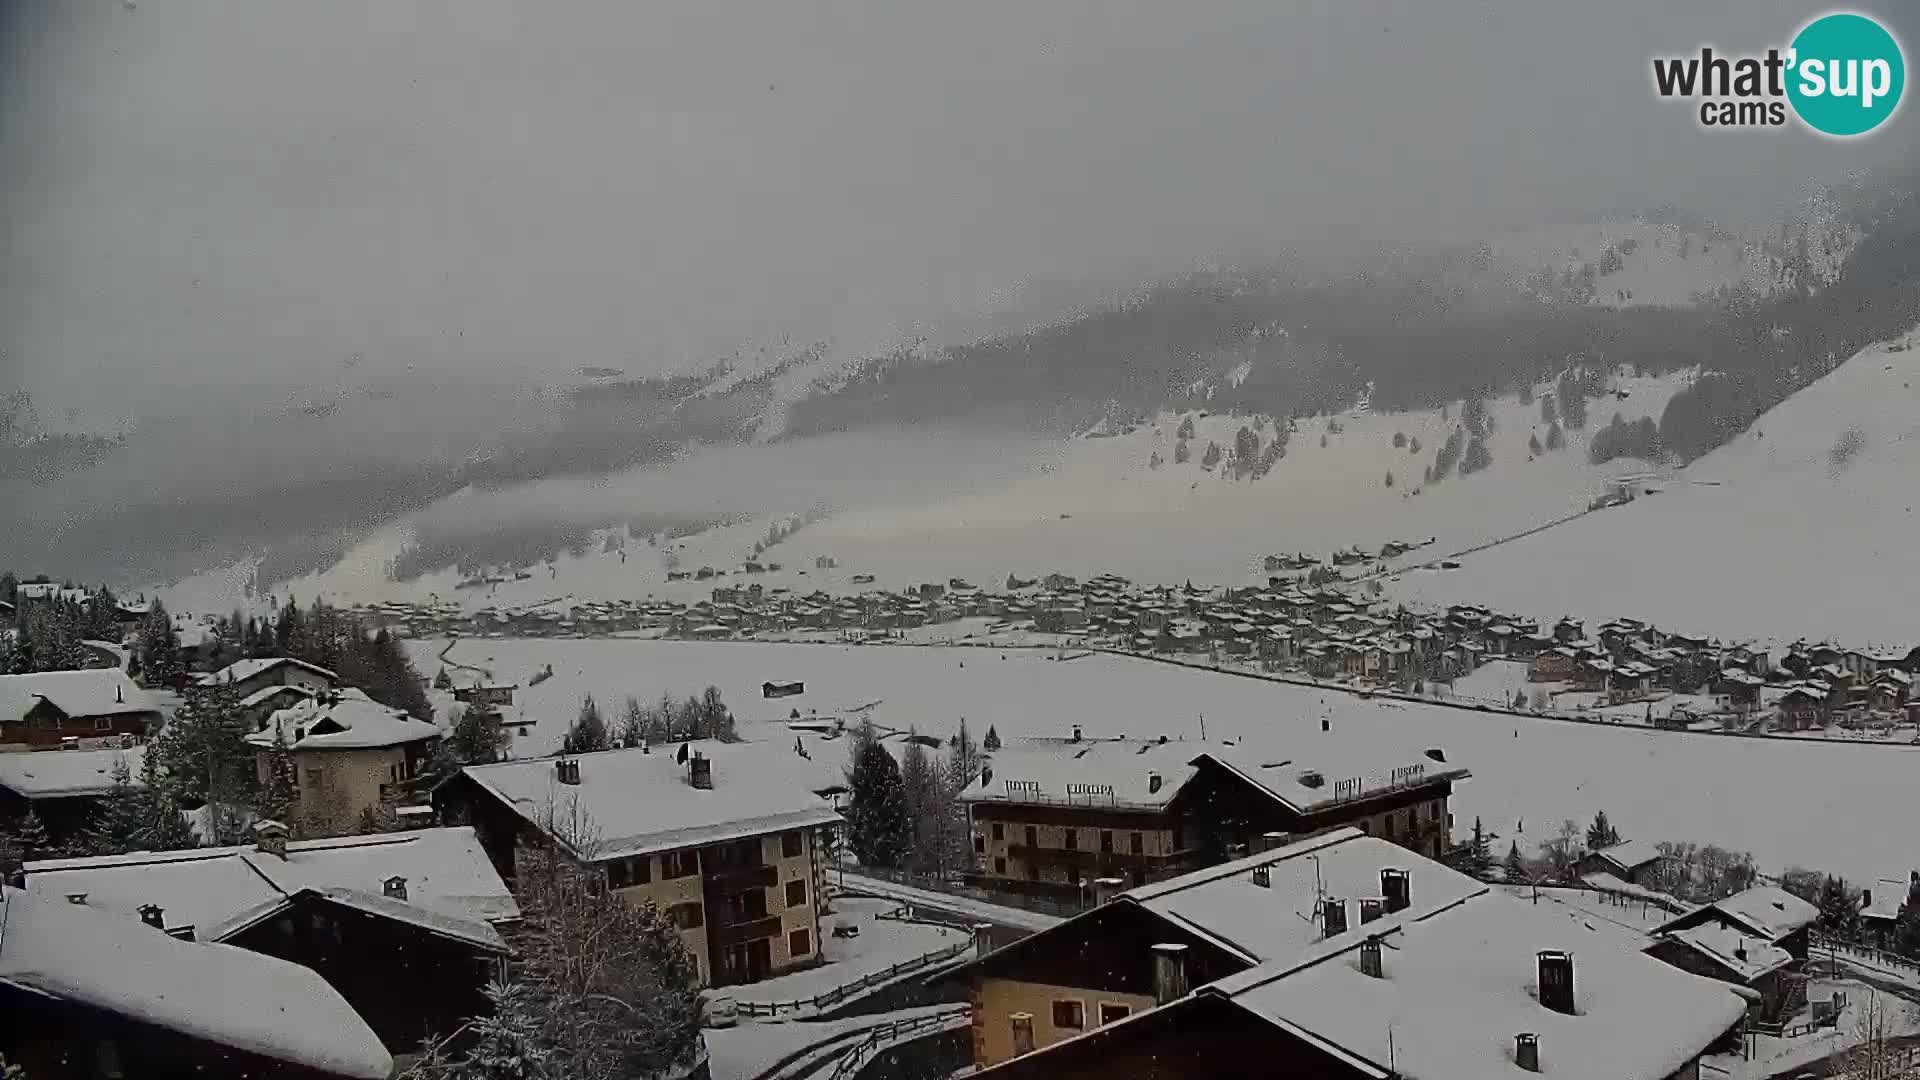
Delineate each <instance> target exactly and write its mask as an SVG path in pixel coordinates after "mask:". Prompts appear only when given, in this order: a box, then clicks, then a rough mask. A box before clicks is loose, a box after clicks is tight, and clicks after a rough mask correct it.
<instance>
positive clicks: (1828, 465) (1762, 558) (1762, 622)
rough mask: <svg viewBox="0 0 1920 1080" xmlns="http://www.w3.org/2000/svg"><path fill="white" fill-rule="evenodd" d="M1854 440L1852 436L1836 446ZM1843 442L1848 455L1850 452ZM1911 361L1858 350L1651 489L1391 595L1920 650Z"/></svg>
mask: <svg viewBox="0 0 1920 1080" xmlns="http://www.w3.org/2000/svg"><path fill="white" fill-rule="evenodd" d="M1850 433H1852V434H1850ZM1848 447H1851V449H1850V450H1849V449H1848ZM1917 502H1920V351H1914V350H1907V351H1902V352H1890V351H1888V350H1887V349H1886V348H1885V347H1876V348H1874V349H1869V350H1867V351H1865V352H1863V353H1861V354H1859V355H1857V356H1855V357H1853V358H1852V359H1850V360H1848V361H1847V362H1846V363H1845V364H1843V365H1841V366H1840V367H1839V368H1838V369H1837V370H1836V371H1834V372H1833V373H1832V374H1830V375H1828V376H1827V377H1826V378H1824V379H1821V380H1820V381H1819V382H1816V383H1815V384H1813V385H1812V386H1810V387H1808V388H1806V389H1805V390H1802V391H1800V392H1799V393H1797V394H1795V395H1794V396H1793V397H1791V398H1789V399H1787V400H1786V401H1785V402H1783V403H1782V404H1781V405H1779V406H1778V407H1777V408H1775V409H1773V410H1772V411H1771V412H1769V413H1767V414H1766V415H1765V416H1763V417H1761V418H1760V419H1759V420H1758V421H1757V422H1755V424H1754V425H1753V427H1752V429H1751V430H1749V431H1748V432H1747V433H1746V434H1744V435H1741V436H1740V437H1739V438H1737V439H1735V440H1734V441H1733V442H1731V443H1729V444H1727V445H1726V446H1724V447H1721V448H1720V449H1719V450H1716V451H1714V452H1713V453H1711V454H1709V455H1707V456H1706V457H1704V458H1702V459H1700V460H1699V461H1697V462H1695V463H1694V464H1693V465H1691V466H1689V467H1688V468H1686V469H1684V470H1681V471H1679V472H1677V473H1675V474H1674V475H1673V477H1672V478H1671V481H1670V482H1669V483H1667V484H1665V485H1664V490H1662V491H1660V492H1659V493H1658V494H1655V495H1650V496H1644V497H1642V498H1640V499H1638V500H1635V501H1634V502H1633V503H1631V504H1629V505H1627V506H1622V507H1615V508H1612V509H1608V510H1603V511H1601V512H1599V513H1595V514H1589V515H1587V516H1586V517H1583V518H1581V519H1579V520H1577V521H1574V522H1570V523H1568V524H1567V525H1564V526H1562V527H1560V528H1556V529H1550V530H1548V531H1546V532H1543V533H1538V534H1535V535H1533V536H1530V537H1527V538H1525V539H1522V540H1517V541H1515V542H1513V543H1511V544H1504V545H1501V546H1500V547H1496V548H1492V549H1490V550H1488V551H1486V552H1483V553H1480V554H1478V555H1474V556H1470V557H1468V558H1467V559H1465V560H1463V565H1462V566H1461V568H1460V569H1458V570H1450V571H1440V570H1430V571H1413V572H1409V573H1406V574H1404V575H1402V577H1401V580H1400V581H1399V582H1398V583H1397V584H1394V585H1390V586H1389V590H1390V592H1391V593H1392V594H1393V595H1395V596H1397V597H1400V598H1403V599H1405V600H1408V601H1411V602H1417V603H1423V604H1448V603H1461V602H1473V603H1484V604H1490V605H1492V606H1494V607H1496V608H1501V609H1505V610H1510V611H1516V612H1522V613H1526V614H1531V615H1534V616H1537V617H1540V618H1554V617H1557V616H1559V615H1562V614H1567V613H1572V614H1576V615H1580V616H1583V617H1586V618H1588V619H1608V618H1614V617H1618V616H1627V617H1633V618H1640V619H1647V620H1651V621H1652V622H1654V623H1657V624H1659V625H1661V626H1665V627H1669V628H1671V629H1674V630H1680V631H1692V632H1696V633H1705V634H1714V635H1718V636H1721V637H1723V638H1732V639H1750V638H1751V639H1761V640H1776V641H1793V640H1795V639H1798V638H1802V637H1805V638H1809V639H1820V638H1830V639H1833V640H1836V641H1840V642H1843V643H1845V644H1846V645H1848V646H1853V647H1859V646H1866V645H1875V644H1881V645H1901V646H1903V647H1905V646H1910V645H1911V644H1913V643H1916V642H1920V543H1917V542H1916V541H1917V540H1920V520H1916V518H1915V517H1914V507H1915V504H1916V503H1917Z"/></svg>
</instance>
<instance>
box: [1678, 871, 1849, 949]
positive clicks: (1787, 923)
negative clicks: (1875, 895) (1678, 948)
mask: <svg viewBox="0 0 1920 1080" xmlns="http://www.w3.org/2000/svg"><path fill="white" fill-rule="evenodd" d="M1819 918H1820V910H1819V909H1818V908H1816V907H1814V906H1813V905H1812V904H1809V903H1807V902H1806V901H1805V900H1802V899H1800V898H1799V897H1797V896H1795V895H1793V894H1792V893H1790V892H1788V891H1786V890H1785V889H1781V888H1776V887H1774V886H1772V885H1758V886H1755V887H1753V888H1751V889H1748V890H1746V891H1745V892H1738V893H1735V894H1733V895H1732V896H1728V897H1722V898H1721V899H1719V900H1715V901H1714V902H1713V903H1711V904H1705V905H1702V906H1701V907H1697V908H1694V909H1693V910H1692V911H1689V912H1687V913H1686V914H1684V915H1680V916H1677V917H1675V918H1673V919H1671V920H1669V921H1667V922H1665V923H1662V924H1661V925H1660V926H1659V927H1658V928H1656V929H1655V930H1654V935H1655V936H1656V937H1657V936H1660V935H1663V934H1673V933H1677V932H1679V931H1683V930H1688V929H1691V928H1693V927H1696V926H1702V925H1706V924H1709V923H1711V924H1717V925H1721V926H1727V927H1731V928H1733V929H1735V930H1738V931H1740V932H1741V933H1744V934H1747V935H1750V936H1752V937H1755V938H1758V939H1760V940H1761V941H1764V942H1766V943H1768V944H1770V945H1777V946H1779V947H1780V948H1782V949H1784V950H1786V952H1787V953H1788V954H1789V955H1791V956H1792V957H1793V959H1794V961H1795V962H1796V963H1802V962H1805V960H1806V959H1807V942H1808V937H1809V935H1810V934H1811V932H1812V927H1813V924H1814V922H1815V921H1817V920H1818V919H1819Z"/></svg>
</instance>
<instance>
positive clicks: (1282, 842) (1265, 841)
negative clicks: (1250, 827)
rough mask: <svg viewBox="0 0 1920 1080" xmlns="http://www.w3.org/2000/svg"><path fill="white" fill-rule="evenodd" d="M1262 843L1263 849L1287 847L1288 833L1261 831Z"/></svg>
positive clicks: (1261, 848)
mask: <svg viewBox="0 0 1920 1080" xmlns="http://www.w3.org/2000/svg"><path fill="white" fill-rule="evenodd" d="M1260 845H1261V846H1260V850H1261V851H1272V850H1273V849H1274V848H1278V847H1286V846H1287V834H1286V833H1283V832H1269V833H1261V834H1260Z"/></svg>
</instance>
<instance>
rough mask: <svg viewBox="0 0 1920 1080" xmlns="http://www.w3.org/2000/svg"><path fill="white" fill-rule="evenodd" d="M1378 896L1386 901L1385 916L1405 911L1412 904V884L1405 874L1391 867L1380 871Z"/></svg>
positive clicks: (1403, 871)
mask: <svg viewBox="0 0 1920 1080" xmlns="http://www.w3.org/2000/svg"><path fill="white" fill-rule="evenodd" d="M1380 895H1381V896H1382V897H1384V898H1385V899H1386V902H1387V914H1389V915H1391V914H1393V913H1394V912H1396V911H1405V910H1407V906H1408V905H1409V904H1411V903H1413V884H1412V880H1411V879H1410V878H1409V877H1408V876H1407V872H1406V871H1405V870H1401V869H1399V868H1397V867H1391V866H1390V867H1388V868H1386V869H1385V870H1382V871H1380Z"/></svg>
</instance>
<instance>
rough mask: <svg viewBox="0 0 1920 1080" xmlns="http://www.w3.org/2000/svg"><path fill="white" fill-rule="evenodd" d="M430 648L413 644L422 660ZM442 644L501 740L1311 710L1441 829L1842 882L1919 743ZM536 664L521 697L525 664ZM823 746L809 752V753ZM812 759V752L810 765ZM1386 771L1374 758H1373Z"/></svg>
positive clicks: (1195, 727)
mask: <svg viewBox="0 0 1920 1080" xmlns="http://www.w3.org/2000/svg"><path fill="white" fill-rule="evenodd" d="M441 644H443V643H437V642H415V643H411V644H410V646H409V647H410V648H411V649H413V650H415V652H414V655H415V658H416V662H418V663H420V664H421V665H422V670H424V671H428V672H431V671H434V670H437V668H436V666H435V665H436V664H437V661H436V660H435V659H434V654H437V652H438V651H439V648H440V646H441ZM451 655H452V657H453V658H455V659H458V660H461V661H462V662H465V663H469V664H480V665H484V666H487V667H490V668H491V669H493V670H494V671H495V673H496V674H497V675H498V676H499V677H501V678H503V679H507V680H510V681H513V682H516V683H519V684H520V685H521V687H522V690H521V691H520V697H521V701H520V704H521V706H522V708H523V709H524V710H525V711H526V713H527V714H528V715H529V716H532V717H536V718H538V721H539V725H538V727H537V728H536V730H535V731H534V732H533V733H532V734H530V735H529V736H527V737H526V738H524V739H522V740H521V741H520V743H519V745H518V746H517V747H516V752H517V753H521V754H533V753H540V752H546V751H550V750H551V749H553V748H554V746H555V745H556V744H557V742H558V740H559V737H560V735H561V733H562V732H563V731H564V730H565V728H566V726H567V724H568V723H570V722H571V720H572V718H573V716H574V714H575V713H576V712H577V711H578V709H579V705H580V700H581V698H582V696H584V695H585V694H588V693H592V694H593V695H594V696H595V697H596V698H598V699H599V700H600V701H601V702H603V703H618V702H620V701H621V700H623V699H624V698H625V697H626V696H627V695H629V694H633V695H638V696H639V697H640V698H641V699H642V700H648V699H652V698H657V697H658V696H659V695H660V694H661V693H662V692H669V693H672V694H674V695H675V696H676V697H685V696H686V695H688V694H691V693H698V692H699V691H700V690H702V689H703V688H705V687H706V686H708V685H714V686H717V687H719V688H720V690H721V692H722V694H723V696H724V697H725V700H726V701H727V703H728V705H729V706H730V707H731V708H732V709H733V711H734V714H735V716H736V717H737V718H738V719H739V721H740V724H741V730H742V733H743V734H744V735H746V736H747V737H749V738H756V739H759V738H764V739H769V740H772V739H778V740H781V741H783V742H790V741H791V738H792V736H791V734H790V733H788V732H787V731H786V729H785V728H784V726H781V725H782V724H783V722H784V721H785V719H786V718H787V716H788V714H789V711H790V710H791V709H794V708H799V709H800V711H801V712H802V713H803V714H804V713H806V712H808V711H809V710H814V709H817V710H818V711H819V713H820V714H821V715H830V714H835V713H841V712H844V711H846V710H849V709H852V708H854V707H858V706H870V708H869V709H867V710H866V713H867V714H870V715H871V716H872V717H873V719H874V720H875V722H876V723H878V724H881V725H884V726H887V727H893V728H898V729H906V728H917V729H918V730H919V731H920V732H922V733H924V734H935V733H938V734H941V735H945V734H947V733H949V732H950V731H952V730H953V729H954V728H955V727H956V726H957V725H958V723H959V721H960V720H961V719H962V718H963V717H964V718H965V719H966V721H967V724H968V727H969V729H970V730H971V731H973V732H974V733H975V737H980V736H982V735H984V734H985V732H986V731H987V729H988V728H989V727H993V728H995V729H996V730H997V731H998V733H999V734H1000V736H1001V738H1002V739H1004V740H1011V739H1013V738H1015V737H1017V736H1024V735H1036V736H1056V737H1057V736H1065V735H1066V734H1068V733H1069V731H1070V729H1071V727H1072V725H1073V724H1076V723H1078V724H1080V725H1081V726H1082V727H1083V729H1084V730H1085V732H1086V733H1087V734H1088V735H1089V736H1111V735H1120V734H1125V735H1131V736H1135V737H1151V736H1157V735H1161V734H1165V735H1167V736H1169V737H1171V738H1176V739H1185V740H1188V741H1195V742H1197V741H1198V740H1199V738H1200V724H1201V722H1202V718H1203V717H1204V722H1205V725H1206V734H1207V737H1208V738H1209V739H1212V740H1216V741H1217V740H1220V739H1224V738H1239V739H1245V740H1248V741H1249V742H1252V743H1257V744H1259V745H1261V746H1273V747H1274V748H1276V749H1280V748H1286V749H1289V750H1291V751H1292V752H1293V753H1297V754H1300V755H1303V756H1304V755H1306V754H1310V753H1312V744H1313V742H1314V741H1315V740H1316V739H1327V738H1329V737H1330V736H1329V734H1327V733H1322V732H1321V731H1320V720H1321V718H1322V717H1323V716H1324V717H1326V718H1328V719H1330V720H1331V722H1332V724H1333V732H1332V733H1331V737H1332V738H1333V739H1335V740H1337V741H1338V742H1340V743H1342V744H1345V743H1347V742H1349V741H1358V742H1359V743H1361V744H1362V745H1364V746H1372V745H1378V746H1379V747H1381V748H1382V752H1383V753H1387V752H1391V751H1398V750H1403V749H1406V748H1416V752H1417V750H1418V749H1423V748H1425V747H1430V746H1432V747H1440V748H1443V749H1444V750H1445V751H1446V753H1447V755H1448V758H1449V760H1457V761H1459V762H1462V763H1464V764H1465V765H1466V766H1467V767H1468V768H1471V769H1472V770H1473V771H1474V779H1472V780H1470V781H1467V782H1466V783H1464V784H1463V785H1461V786H1460V788H1459V790H1458V793H1457V795H1456V799H1455V803H1454V813H1455V816H1456V823H1455V829H1456V832H1458V833H1462V834H1464V833H1465V831H1466V830H1467V829H1468V828H1470V827H1471V825H1472V822H1473V819H1474V818H1475V817H1476V816H1478V817H1480V818H1482V819H1483V821H1484V823H1485V827H1486V828H1487V829H1488V830H1489V831H1490V832H1491V833H1493V834H1495V836H1496V840H1495V843H1496V844H1497V845H1499V846H1500V847H1502V848H1504V846H1505V844H1506V843H1507V841H1508V840H1509V839H1518V840H1519V842H1520V843H1521V845H1522V846H1523V847H1528V846H1531V845H1533V844H1537V843H1539V842H1540V841H1542V840H1545V839H1546V838H1547V837H1549V836H1550V835H1551V834H1552V833H1553V831H1554V830H1555V828H1557V826H1558V824H1559V822H1560V821H1561V820H1562V819H1563V818H1573V819H1576V820H1580V821H1585V820H1588V819H1590V818H1591V817H1592V816H1593V814H1594V812H1595V811H1597V810H1602V809H1604V810H1606V811H1607V814H1608V816H1609V817H1611V818H1612V819H1613V820H1614V821H1615V822H1616V823H1617V824H1618V826H1619V828H1620V829H1621V831H1622V833H1624V834H1625V835H1626V836H1627V837H1629V838H1647V839H1655V840H1661V839H1673V840H1688V841H1693V842H1697V843H1717V844H1720V845H1722V846H1725V847H1730V848H1733V849H1736V850H1747V851H1751V852H1753V854H1754V856H1755V857H1756V858H1757V859H1758V860H1759V861H1760V862H1761V864H1762V866H1763V868H1764V869H1767V870H1769V871H1774V872H1777V871H1779V870H1781V869H1784V868H1785V867H1787V866H1788V865H1792V864H1802V865H1806V866H1811V867H1815V868H1818V869H1822V870H1827V871H1830V872H1833V873H1839V874H1844V875H1846V876H1848V877H1851V878H1869V879H1875V878H1879V877H1885V876H1896V877H1904V873H1905V870H1906V869H1908V868H1910V867H1911V866H1912V865H1913V863H1914V860H1915V853H1914V851H1913V849H1912V848H1911V846H1910V845H1909V844H1908V842H1907V837H1906V836H1905V834H1904V831H1903V830H1901V829H1898V828H1897V827H1893V826H1892V824H1891V823H1892V821H1893V819H1892V818H1890V817H1889V807H1890V806H1891V805H1894V804H1895V803H1897V801H1898V800H1899V799H1900V798H1901V796H1902V793H1904V792H1906V791H1907V790H1909V789H1910V788H1911V787H1912V782H1913V777H1914V776H1915V775H1916V773H1920V747H1908V746H1888V745H1878V746H1858V745H1848V744H1838V743H1809V742H1798V741H1787V740H1769V739H1746V738H1733V737H1728V736H1718V735H1695V734H1687V733H1678V732H1660V731H1653V730H1648V729H1644V728H1632V727H1626V726H1622V727H1612V726H1603V725H1592V724H1573V723H1566V722H1561V721H1548V720H1525V719H1518V718H1514V717H1508V716H1495V715H1487V714H1480V713H1475V712H1469V711H1464V710H1460V709H1451V708H1444V707H1439V706H1427V705H1418V704H1408V703H1400V702H1390V701H1383V700H1377V699H1376V700H1362V699H1359V698H1355V697H1352V696H1350V695H1346V694H1340V693H1334V692H1322V691H1318V690H1314V689H1309V688H1304V687H1297V686H1289V685H1285V684H1280V683H1274V682H1270V681H1266V680H1261V679H1252V678H1243V677H1238V676H1233V675H1224V674H1218V673H1209V672H1205V671H1199V670H1194V669H1189V668H1183V667H1177V666H1173V665H1168V664H1162V663H1156V662H1153V661H1150V660H1134V659H1125V658H1120V657H1113V656H1105V655H1084V656H1082V657H1081V658H1079V659H1072V660H1065V661H1061V660H1055V659H1053V658H1052V657H1053V656H1054V655H1055V654H1054V653H1051V652H1046V651H1038V650H1015V649H1008V650H1000V649H994V648H981V647H944V648H943V647H932V648H915V647H902V646H839V645H792V644H769V643H747V642H741V643H733V642H728V643H698V642H668V641H632V640H617V639H608V640H588V641H566V640H512V639H498V640H482V641H463V642H461V643H459V644H457V645H456V646H455V647H454V649H453V651H452V653H451ZM547 664H552V665H553V670H554V677H553V678H551V679H548V680H547V681H545V682H543V683H541V684H540V685H539V686H537V687H533V688H532V689H531V690H528V689H526V688H525V686H526V680H527V677H528V675H530V674H531V673H532V672H533V671H535V670H538V669H540V668H542V667H544V666H545V665H547ZM769 680H775V681H786V680H801V681H804V682H805V683H806V693H805V694H804V695H802V696H800V697H796V698H783V699H779V700H777V701H766V700H763V699H762V698H761V696H760V684H761V683H762V682H764V681H769ZM821 753H822V751H816V752H815V757H816V759H819V758H820V755H821ZM816 763H817V762H816ZM1387 764H1391V762H1387Z"/></svg>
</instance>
